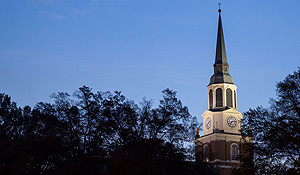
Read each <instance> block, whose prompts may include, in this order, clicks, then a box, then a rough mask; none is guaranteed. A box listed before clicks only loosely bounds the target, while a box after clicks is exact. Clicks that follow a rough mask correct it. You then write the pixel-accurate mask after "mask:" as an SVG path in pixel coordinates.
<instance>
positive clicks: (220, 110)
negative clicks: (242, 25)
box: [194, 9, 243, 175]
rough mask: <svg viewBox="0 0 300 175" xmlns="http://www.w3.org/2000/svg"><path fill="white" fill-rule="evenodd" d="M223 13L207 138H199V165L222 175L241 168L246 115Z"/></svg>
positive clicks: (206, 122)
mask: <svg viewBox="0 0 300 175" xmlns="http://www.w3.org/2000/svg"><path fill="white" fill-rule="evenodd" d="M218 12H219V21H218V33H217V46H216V55H215V63H214V65H213V66H214V74H213V75H212V76H211V78H210V82H209V84H208V86H207V88H208V109H207V110H206V111H205V112H204V113H203V114H202V117H203V136H201V137H199V136H198V137H196V139H195V140H194V142H195V149H196V161H198V162H208V163H210V164H212V165H214V167H216V168H217V169H218V170H219V171H220V174H221V175H230V174H231V172H232V169H233V168H236V167H239V166H240V160H239V159H240V158H239V157H240V155H239V154H240V152H241V151H240V148H241V142H242V135H241V128H242V117H243V115H242V114H241V113H240V112H239V111H238V110H237V87H236V85H235V84H234V82H233V79H232V77H231V75H230V74H229V65H228V62H227V57H226V49H225V41H224V35H223V28H222V20H221V9H219V10H218Z"/></svg>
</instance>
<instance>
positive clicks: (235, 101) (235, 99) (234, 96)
mask: <svg viewBox="0 0 300 175" xmlns="http://www.w3.org/2000/svg"><path fill="white" fill-rule="evenodd" d="M234 108H236V91H234Z"/></svg>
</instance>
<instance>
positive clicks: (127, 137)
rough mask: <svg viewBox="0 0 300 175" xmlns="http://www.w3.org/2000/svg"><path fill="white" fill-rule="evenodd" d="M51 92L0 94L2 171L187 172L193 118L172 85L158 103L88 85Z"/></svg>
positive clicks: (22, 172)
mask: <svg viewBox="0 0 300 175" xmlns="http://www.w3.org/2000/svg"><path fill="white" fill-rule="evenodd" d="M51 97H52V98H53V99H54V103H53V104H51V103H45V102H40V103H38V104H36V105H35V106H34V107H33V108H31V107H29V106H25V107H24V108H20V107H18V106H17V104H16V103H15V102H12V101H11V98H10V97H9V96H8V95H5V94H0V174H31V175H34V174H108V175H109V174H111V175H113V174H118V175H122V174H124V175H129V174H143V175H147V174H187V173H188V172H192V171H190V166H189V165H187V163H186V160H190V159H192V158H191V157H190V156H193V154H194V153H193V151H191V150H190V149H189V148H188V147H187V146H186V143H187V142H189V143H191V142H192V139H193V135H194V131H195V128H196V127H198V126H197V125H198V124H197V120H196V118H195V117H192V116H191V115H190V114H189V111H188V108H187V107H186V106H183V105H182V103H181V101H180V100H178V99H177V97H176V92H175V91H172V90H169V89H166V90H164V91H163V98H162V100H160V103H159V105H158V107H156V108H153V107H152V101H151V100H145V99H144V100H143V101H142V102H141V103H140V104H138V105H137V104H136V103H134V102H133V101H131V100H128V99H127V98H126V97H125V96H124V95H122V94H121V93H120V92H118V91H116V92H113V93H112V92H96V93H94V92H92V90H91V88H89V87H86V86H83V87H81V88H79V90H77V91H75V92H74V93H73V94H72V95H70V94H68V93H62V92H59V93H55V94H52V95H51ZM192 147H193V145H192ZM195 172H196V171H195ZM195 172H194V173H195ZM194 173H192V174H194Z"/></svg>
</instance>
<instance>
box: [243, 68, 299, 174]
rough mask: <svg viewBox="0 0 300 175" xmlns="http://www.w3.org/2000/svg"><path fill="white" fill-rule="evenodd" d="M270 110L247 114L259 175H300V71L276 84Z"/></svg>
mask: <svg viewBox="0 0 300 175" xmlns="http://www.w3.org/2000/svg"><path fill="white" fill-rule="evenodd" d="M276 87H277V89H276V94H277V98H276V99H271V101H270V104H271V106H270V107H269V108H263V107H261V106H260V107H257V108H255V109H250V110H249V111H248V112H246V113H245V117H244V123H245V126H246V127H247V126H251V127H252V132H253V134H254V137H255V140H254V159H255V160H254V162H255V170H256V174H300V68H299V69H298V71H295V72H294V73H293V74H292V75H288V76H287V77H286V78H285V79H284V80H283V81H280V82H279V83H277V86H276Z"/></svg>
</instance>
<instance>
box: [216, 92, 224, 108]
mask: <svg viewBox="0 0 300 175" xmlns="http://www.w3.org/2000/svg"><path fill="white" fill-rule="evenodd" d="M216 102H217V103H216V107H222V106H223V98H222V89H221V88H218V89H217V90H216Z"/></svg>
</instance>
